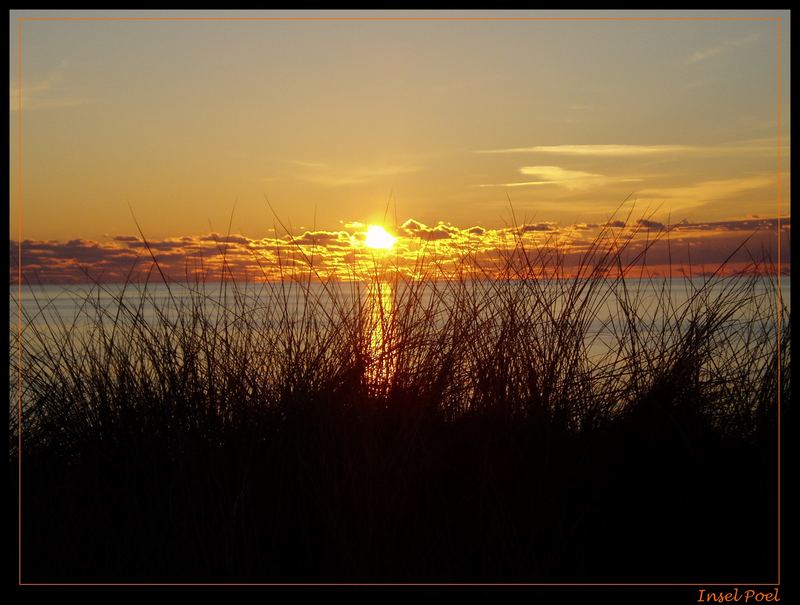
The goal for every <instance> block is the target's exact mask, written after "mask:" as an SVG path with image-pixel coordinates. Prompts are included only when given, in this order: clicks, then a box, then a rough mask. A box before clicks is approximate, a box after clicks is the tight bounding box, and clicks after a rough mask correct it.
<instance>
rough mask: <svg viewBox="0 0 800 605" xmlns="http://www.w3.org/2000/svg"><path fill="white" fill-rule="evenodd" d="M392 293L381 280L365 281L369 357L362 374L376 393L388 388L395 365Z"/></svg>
mask: <svg viewBox="0 0 800 605" xmlns="http://www.w3.org/2000/svg"><path fill="white" fill-rule="evenodd" d="M393 296H394V293H393V291H392V287H391V286H390V285H389V284H388V283H386V282H385V281H384V280H375V281H372V282H370V283H368V285H367V305H368V313H367V314H366V317H368V318H369V319H368V323H367V326H366V338H367V342H368V343H369V348H368V356H369V357H368V365H367V372H366V375H367V384H368V387H369V389H370V391H371V392H372V393H373V394H374V395H379V396H381V395H386V393H387V392H388V388H389V384H390V383H391V380H392V377H393V374H394V371H395V366H396V359H395V354H394V347H393V346H392V329H393V325H392V323H393Z"/></svg>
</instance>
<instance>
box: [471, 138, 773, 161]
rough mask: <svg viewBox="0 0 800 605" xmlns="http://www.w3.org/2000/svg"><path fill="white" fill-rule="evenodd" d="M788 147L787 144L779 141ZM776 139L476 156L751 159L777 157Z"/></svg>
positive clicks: (550, 148) (545, 148)
mask: <svg viewBox="0 0 800 605" xmlns="http://www.w3.org/2000/svg"><path fill="white" fill-rule="evenodd" d="M782 144H784V145H788V141H782ZM777 149H778V146H777V139H754V140H745V141H732V142H728V143H721V144H717V145H625V144H598V145H595V144H591V145H535V146H531V147H510V148H506V149H482V150H478V151H475V153H490V154H517V153H526V154H531V153H540V154H550V155H563V156H575V157H596V158H603V157H650V156H664V155H687V154H692V155H715V156H716V155H723V156H724V155H750V154H762V153H776V152H777Z"/></svg>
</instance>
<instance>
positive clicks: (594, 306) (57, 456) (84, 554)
mask: <svg viewBox="0 0 800 605" xmlns="http://www.w3.org/2000/svg"><path fill="white" fill-rule="evenodd" d="M620 240H621V237H620V236H619V235H614V234H612V233H611V232H610V231H606V232H604V233H603V234H601V236H600V237H598V239H597V241H596V242H595V244H594V245H593V246H592V247H591V249H589V250H588V251H587V252H586V254H585V257H584V258H583V261H582V263H581V265H580V267H579V270H578V271H577V274H572V275H568V274H567V272H566V269H565V268H564V267H563V265H562V262H561V260H560V257H559V255H558V252H557V250H556V251H554V250H553V248H552V247H549V246H539V247H537V248H535V249H526V247H525V245H524V244H523V240H522V239H521V238H520V239H519V240H518V241H517V242H516V245H515V246H514V247H513V248H512V249H510V250H509V251H508V253H507V254H506V255H505V256H503V257H502V258H500V259H497V262H496V264H495V265H494V266H492V267H482V268H481V270H483V271H485V275H484V276H483V278H480V276H479V278H477V279H476V278H475V269H476V265H475V263H473V262H470V259H469V258H466V257H465V259H463V261H462V265H463V271H459V270H458V269H457V268H456V269H455V270H454V269H453V267H450V269H449V271H448V273H446V274H445V273H444V272H441V271H438V269H437V265H436V261H435V259H431V260H428V261H426V260H425V259H422V258H421V259H420V261H419V269H420V273H421V274H423V275H424V276H425V277H423V278H422V279H417V280H412V279H407V278H404V277H402V276H400V275H398V273H397V272H395V271H391V268H392V260H391V255H389V256H388V257H387V258H385V259H377V260H376V262H375V264H374V267H373V269H374V270H373V271H372V273H371V275H370V277H369V279H368V281H369V282H370V283H368V284H366V285H364V284H358V283H346V282H345V283H343V282H336V281H333V280H326V279H324V278H321V277H320V276H319V275H314V274H313V273H314V272H313V271H311V272H308V271H307V272H305V273H302V274H301V273H291V271H292V270H290V269H288V268H287V272H286V273H285V274H284V279H283V280H282V281H279V282H268V283H237V282H236V281H234V280H231V279H230V278H229V277H226V273H225V272H224V271H223V273H222V281H220V282H210V281H209V282H206V281H202V280H199V279H197V280H194V281H190V282H187V283H180V284H179V283H169V282H168V281H167V280H166V279H165V280H164V282H165V283H166V284H168V285H166V286H165V285H163V284H162V285H161V286H159V287H157V288H154V287H153V286H152V285H151V284H135V283H129V284H126V285H124V287H123V289H122V290H120V289H119V288H118V287H115V286H110V285H106V284H102V283H95V284H94V285H93V286H91V287H87V290H86V293H85V295H84V296H83V297H82V299H81V301H80V304H81V305H82V312H81V314H79V316H78V318H77V319H76V320H75V321H74V322H69V318H68V319H65V318H64V317H62V316H60V315H58V314H57V313H54V312H53V311H52V303H53V301H50V300H38V301H36V305H37V306H38V308H37V309H36V310H35V311H31V308H30V307H27V308H23V313H24V315H23V317H22V323H23V328H24V329H23V332H22V341H21V342H20V341H19V340H18V339H17V327H16V325H12V327H11V380H12V392H11V402H12V409H11V422H10V425H11V429H12V437H13V439H12V442H11V456H10V462H11V464H12V466H14V467H15V466H16V464H17V455H18V452H17V448H16V445H17V441H16V426H17V411H16V402H17V397H18V395H19V393H18V391H17V389H18V388H19V385H18V384H17V382H16V374H17V365H16V363H17V361H16V360H17V353H18V347H20V346H21V347H22V374H23V382H22V394H21V398H22V403H23V409H22V415H23V419H22V425H23V439H22V447H23V452H22V467H23V483H22V502H23V507H22V511H23V512H22V522H23V527H22V530H23V546H22V555H23V561H22V569H23V576H24V579H25V580H27V581H56V580H61V581H77V580H90V581H97V580H112V579H113V580H130V581H143V580H149V581H175V580H187V579H192V580H204V581H213V580H217V581H234V580H237V581H243V580H250V581H278V580H317V581H322V580H333V581H346V580H350V581H353V580H373V581H374V580H450V581H453V580H461V581H477V580H503V581H510V580H524V581H625V580H640V581H642V580H645V581H658V580H661V581H677V580H683V581H703V582H706V581H707V582H712V581H720V582H721V581H725V580H729V581H736V582H747V581H756V580H764V581H769V580H771V579H772V577H773V575H774V570H775V567H776V565H775V562H776V553H777V546H776V536H777V528H776V509H777V499H776V470H775V466H776V454H777V443H776V434H777V433H776V420H777V416H776V411H777V410H776V404H777V397H778V387H779V384H778V354H777V345H778V341H779V340H780V342H781V347H782V355H781V358H780V365H781V367H780V372H781V382H780V388H781V396H782V406H783V408H784V410H786V409H788V407H789V398H790V390H789V360H790V354H789V353H790V348H789V314H788V309H785V308H784V310H783V324H782V325H781V326H777V325H776V321H777V317H776V316H777V310H778V307H777V305H778V303H777V302H776V301H777V292H776V290H775V283H774V271H773V270H770V267H768V266H765V267H762V266H759V265H757V264H754V265H753V267H752V268H751V270H750V271H748V272H741V273H739V274H737V275H734V276H727V277H722V273H721V272H720V273H719V274H716V275H712V276H707V277H705V278H703V279H701V280H697V279H693V280H689V279H672V280H670V279H664V278H642V279H635V280H634V279H623V276H624V275H626V272H628V271H629V270H631V269H632V268H633V267H637V266H641V265H642V264H644V263H645V262H646V258H645V255H644V254H643V253H641V252H640V253H638V254H628V253H627V251H626V241H620ZM155 274H157V272H156V273H155ZM543 274H544V275H548V276H549V278H548V279H543V278H541V276H542V275H543ZM770 275H771V276H772V278H770ZM679 290H680V291H683V294H682V295H681V296H677V295H676V292H677V291H679ZM132 292H133V293H134V295H133V296H132V295H131V293H132ZM31 293H32V294H31V295H33V294H35V290H31ZM109 300H111V301H112V304H110V305H109V304H108V301H109ZM12 305H16V301H15V300H13V299H12ZM598 328H602V329H600V330H598ZM786 418H788V416H784V421H786Z"/></svg>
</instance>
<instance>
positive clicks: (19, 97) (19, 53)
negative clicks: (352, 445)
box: [17, 20, 22, 584]
mask: <svg viewBox="0 0 800 605" xmlns="http://www.w3.org/2000/svg"><path fill="white" fill-rule="evenodd" d="M17 263H18V266H17V499H18V508H19V510H18V511H17V523H18V530H17V531H18V533H19V536H18V540H19V544H18V545H17V547H18V548H17V549H18V552H17V555H18V558H19V562H18V565H19V567H18V570H17V572H18V574H19V582H20V584H21V583H22V21H21V20H20V21H18V22H17Z"/></svg>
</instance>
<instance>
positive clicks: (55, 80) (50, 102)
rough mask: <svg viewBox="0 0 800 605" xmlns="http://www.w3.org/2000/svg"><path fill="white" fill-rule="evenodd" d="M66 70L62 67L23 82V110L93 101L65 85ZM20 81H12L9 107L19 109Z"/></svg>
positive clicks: (70, 105)
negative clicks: (42, 76)
mask: <svg viewBox="0 0 800 605" xmlns="http://www.w3.org/2000/svg"><path fill="white" fill-rule="evenodd" d="M63 83H64V72H63V70H61V69H58V70H55V71H52V72H50V73H49V74H48V75H47V76H46V77H44V78H41V79H38V80H31V81H25V82H23V83H22V111H31V110H39V109H60V108H62V107H76V106H78V105H86V104H88V103H93V102H94V101H93V100H92V99H89V98H87V97H84V96H82V95H79V94H75V93H74V92H73V91H70V90H69V89H68V88H67V87H65V86H64V85H63ZM19 97H20V89H19V81H16V82H12V84H11V87H10V89H9V103H8V105H9V109H10V110H11V111H12V112H13V111H19V102H20V98H19Z"/></svg>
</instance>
